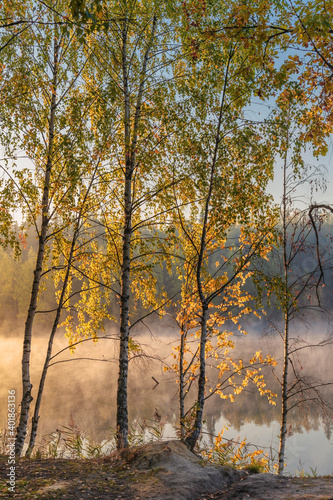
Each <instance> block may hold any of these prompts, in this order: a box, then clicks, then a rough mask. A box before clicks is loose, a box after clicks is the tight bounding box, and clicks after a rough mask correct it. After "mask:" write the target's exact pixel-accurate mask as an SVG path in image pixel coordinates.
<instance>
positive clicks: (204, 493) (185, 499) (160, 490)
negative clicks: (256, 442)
mask: <svg viewBox="0 0 333 500" xmlns="http://www.w3.org/2000/svg"><path fill="white" fill-rule="evenodd" d="M7 461H8V460H7V457H5V456H1V457H0V481H1V482H0V497H1V498H16V499H21V500H23V499H24V500H25V499H50V500H51V499H56V498H57V499H68V500H74V499H75V500H81V499H82V500H86V499H87V500H88V499H89V500H90V499H100V500H107V499H110V500H117V499H118V500H120V499H123V500H134V499H137V500H150V499H151V500H195V499H198V500H199V499H207V500H208V499H215V500H245V499H246V500H251V499H255V500H261V499H262V500H282V499H286V500H287V499H288V500H292V499H295V500H296V499H297V500H301V499H304V500H305V499H318V500H319V499H320V500H324V499H326V500H333V478H332V477H319V478H304V479H303V478H280V477H278V476H275V475H272V474H258V475H252V476H249V475H248V474H247V473H246V472H245V471H238V470H234V469H231V468H229V467H214V466H211V465H207V464H205V463H204V462H203V461H202V460H200V458H199V457H197V456H196V455H194V454H193V453H191V452H189V451H188V450H187V448H186V447H185V446H184V445H183V444H182V443H181V442H179V441H165V442H157V443H150V444H146V445H143V446H141V447H137V448H133V449H131V450H126V451H124V452H122V453H121V454H113V455H111V456H109V457H104V458H99V459H90V460H64V459H43V460H27V459H24V458H22V459H20V460H17V462H16V465H15V467H16V468H15V479H16V486H15V493H11V492H9V491H8V485H7V479H8V477H7V474H8V471H9V466H8V463H7Z"/></svg>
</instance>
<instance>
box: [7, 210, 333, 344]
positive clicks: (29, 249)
mask: <svg viewBox="0 0 333 500" xmlns="http://www.w3.org/2000/svg"><path fill="white" fill-rule="evenodd" d="M332 226H333V223H332V222H331V221H328V220H326V221H325V222H324V223H323V225H322V228H321V245H322V246H323V247H325V246H326V247H327V248H328V253H327V255H326V257H325V258H326V259H327V260H328V261H331V260H332V259H333V253H332V252H333V249H332V245H331V235H332V234H333V227H332ZM16 231H17V233H18V232H19V227H18V226H17V227H16ZM238 233H239V230H238V231H237V230H236V229H235V230H234V231H233V235H234V237H235V236H236V235H237V234H238ZM161 237H163V238H164V237H165V234H162V233H161ZM308 244H309V248H308V250H307V251H306V252H304V253H302V254H300V255H297V257H296V258H295V261H294V263H293V272H294V274H296V275H298V276H301V275H302V274H304V273H308V272H309V270H312V269H313V268H315V267H316V265H317V255H316V241H315V234H314V233H313V232H311V234H310V236H309V238H308ZM99 245H100V247H101V248H103V247H104V239H103V238H102V237H100V238H99ZM37 246H38V241H37V239H36V235H35V233H34V231H33V229H32V228H30V229H28V230H27V233H26V236H25V241H24V245H23V246H22V248H21V253H20V257H19V258H17V257H15V255H14V251H13V250H12V249H10V248H7V249H6V250H3V249H0V255H1V257H0V279H1V282H2V288H1V292H0V329H1V328H3V327H5V329H4V330H3V331H2V334H4V335H6V336H8V335H13V336H15V337H16V336H17V335H19V333H20V330H18V329H19V328H22V324H23V322H24V321H25V315H26V310H27V307H28V304H29V299H30V289H29V284H30V281H31V275H32V273H33V270H34V266H35V262H36V253H37ZM278 252H279V254H280V255H279V258H278V259H274V258H271V259H270V258H269V260H268V262H267V268H268V269H267V270H268V272H269V274H270V275H274V274H280V269H279V268H278V262H280V261H281V252H282V250H281V248H279V249H278ZM209 265H210V267H211V269H214V268H216V260H215V259H214V258H211V260H210V264H209ZM152 272H153V273H154V274H155V279H156V282H157V283H158V286H159V288H160V289H161V290H162V289H163V290H165V291H166V293H167V295H168V296H169V297H172V296H175V294H177V293H178V300H181V283H180V281H179V280H178V278H177V272H176V268H175V266H173V269H171V271H170V273H169V272H167V270H166V266H162V267H160V266H158V265H156V266H155V268H154V269H153V270H152ZM324 281H325V285H326V286H325V287H323V288H322V289H321V292H320V293H321V305H322V308H323V310H325V311H331V310H333V294H332V289H333V271H332V269H330V267H329V268H328V269H326V270H325V279H324ZM73 286H74V288H75V285H73ZM244 290H245V291H246V292H247V293H249V294H250V295H251V296H252V297H253V298H255V297H256V296H257V295H258V291H257V288H256V284H255V283H254V282H253V281H252V280H251V279H249V280H248V281H247V282H246V283H245V285H244ZM55 293H56V288H55V286H54V283H53V280H48V281H47V282H46V284H45V286H44V287H43V290H42V291H41V292H40V299H39V306H38V307H39V310H40V311H46V310H49V311H52V310H53V309H54V308H55V307H56V304H57V302H56V295H55ZM315 295H316V290H315V289H312V290H310V291H309V293H308V295H307V296H306V297H303V298H302V301H301V302H300V306H306V305H307V304H309V303H315V301H316V297H315ZM176 297H177V295H176ZM115 300H116V299H115ZM176 300H177V299H176ZM136 307H137V308H138V311H137V313H136V316H134V320H136V319H139V318H140V317H141V315H142V314H144V312H147V310H146V311H145V309H144V307H143V306H142V305H140V304H137V305H136ZM107 310H108V314H109V315H110V316H116V315H117V304H116V303H113V304H112V303H110V304H108V305H107ZM175 310H176V308H175V307H174V305H173V304H172V303H171V304H170V306H169V312H170V313H172V312H175ZM264 310H265V313H266V316H268V317H274V318H275V319H276V320H278V321H279V320H280V321H281V320H282V312H281V310H280V309H277V305H276V304H274V303H273V304H271V305H270V306H268V305H267V304H266V307H265V305H264ZM50 314H51V313H50ZM310 314H312V313H311V312H308V316H310ZM305 316H307V313H306V312H305ZM318 318H320V315H319V316H318ZM151 320H152V323H153V322H154V321H156V317H154V316H153V317H152V318H151ZM36 322H37V324H38V326H39V329H38V330H37V331H36V335H43V334H44V333H45V332H44V329H46V330H47V328H48V326H49V323H50V317H49V316H48V315H47V314H41V315H40V318H38V317H37V321H36ZM148 324H149V320H148ZM170 325H172V322H171V321H170ZM110 327H111V328H112V327H113V323H112V322H110ZM143 331H145V328H144V327H143ZM258 333H262V332H258Z"/></svg>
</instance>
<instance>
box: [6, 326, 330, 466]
mask: <svg viewBox="0 0 333 500" xmlns="http://www.w3.org/2000/svg"><path fill="white" fill-rule="evenodd" d="M154 333H155V335H156V336H155V338H152V337H151V336H150V335H149V336H147V335H141V336H140V337H138V340H139V341H140V342H141V343H142V345H144V346H145V348H146V350H147V353H148V355H149V356H150V357H148V358H143V359H136V360H133V361H131V363H130V376H129V418H130V422H131V425H134V423H135V422H138V421H141V422H142V421H143V420H144V419H146V421H147V422H150V421H151V420H152V419H153V418H154V412H155V411H156V410H157V411H158V413H159V415H161V418H162V421H163V422H164V423H165V425H164V430H163V433H164V434H163V435H164V437H165V438H167V437H175V427H174V425H175V424H177V418H178V394H177V384H176V380H175V376H174V375H173V374H172V373H170V372H165V371H163V366H164V365H165V364H167V363H168V362H169V361H170V352H171V345H172V344H174V340H175V339H176V338H177V335H175V333H174V332H171V331H166V330H163V331H159V330H158V329H155V330H154ZM156 337H158V338H156ZM46 344H47V340H46V338H44V337H43V336H39V337H37V338H35V339H34V341H33V346H32V353H33V354H32V383H33V386H34V389H33V392H34V396H35V395H36V391H37V387H38V382H39V378H38V377H39V376H40V371H41V367H42V363H43V361H44V355H45V351H46ZM258 344H260V348H261V349H262V350H263V352H265V353H270V354H272V355H275V356H276V357H277V358H280V356H281V353H282V346H281V343H280V342H279V341H278V340H276V339H275V340H264V339H262V338H260V337H258V336H252V337H251V335H249V336H248V337H245V338H243V337H242V338H238V339H237V341H236V348H237V351H236V350H235V354H236V353H237V357H238V358H242V359H246V358H248V359H249V358H250V357H251V356H252V355H253V354H254V353H255V352H256V350H258ZM65 346H66V340H65V339H64V338H63V336H62V334H61V332H60V331H59V332H58V338H57V340H56V344H55V349H54V353H55V352H57V351H58V350H60V349H61V348H63V347H65ZM21 352H22V341H21V340H20V338H19V337H17V336H4V335H3V336H2V337H1V351H0V373H1V386H0V400H1V410H0V411H1V413H0V427H1V428H5V426H6V414H7V406H6V405H7V391H8V390H11V389H15V390H16V394H17V404H18V403H19V402H20V400H21V393H20V391H21V389H20V376H21ZM332 355H333V348H332V346H326V347H325V348H324V349H321V350H319V349H318V350H317V349H311V350H306V352H305V353H304V354H303V356H302V358H300V359H299V362H300V363H302V368H303V371H304V373H307V374H308V375H309V376H313V377H316V378H317V377H322V378H323V379H325V380H326V381H327V380H328V379H329V378H331V373H332V370H331V367H332V362H331V360H332ZM116 358H117V343H116V342H115V341H114V340H100V341H99V342H98V344H96V345H93V344H92V342H86V343H85V344H82V345H80V346H78V348H77V349H76V351H75V353H74V355H70V354H69V353H68V351H66V352H65V353H63V354H61V355H60V356H58V357H57V358H56V359H55V361H60V362H59V363H57V364H55V365H54V366H51V367H50V368H49V372H48V375H47V381H46V384H45V388H44V398H43V403H42V408H41V417H40V425H39V434H38V439H37V441H40V440H41V439H42V436H45V435H48V434H50V433H52V432H54V431H56V429H58V428H60V426H62V425H68V424H69V422H71V421H74V422H75V424H76V426H78V427H79V428H80V429H81V431H83V432H84V433H85V434H86V435H89V437H90V438H92V439H94V440H95V441H96V442H102V441H103V440H104V439H106V438H108V437H110V436H111V434H112V429H114V427H115V416H116V407H115V404H116V403H115V395H116V385H117V372H118V368H117V361H116ZM156 358H159V359H156ZM276 374H277V375H279V371H278V370H277V372H276ZM153 377H154V378H155V379H156V380H157V381H158V382H159V384H158V385H157V386H156V387H155V385H156V384H155V381H154V379H153ZM265 379H266V380H267V385H268V387H269V388H272V390H273V391H278V387H279V386H278V384H277V382H276V380H275V379H274V377H273V376H272V374H271V370H270V369H269V370H266V372H265ZM325 397H326V399H328V400H329V401H330V402H331V403H332V401H333V389H332V388H330V387H328V388H327V389H326V394H325ZM279 412H280V405H279V404H277V405H276V406H272V405H269V404H268V402H267V399H265V398H264V397H261V396H260V395H259V394H258V391H257V389H256V388H255V387H249V388H248V389H247V390H246V391H244V393H242V394H241V395H240V396H238V397H237V398H236V401H235V403H231V402H229V401H226V400H222V399H221V398H220V397H219V396H213V397H211V398H209V399H208V400H207V403H206V407H205V417H204V418H205V429H204V430H205V433H204V439H205V441H206V442H208V443H209V442H210V440H211V436H214V435H216V434H217V433H218V432H219V431H221V430H222V429H223V427H224V426H227V427H228V430H225V432H224V437H225V438H227V439H233V440H235V441H240V440H242V439H243V438H246V439H247V442H248V443H251V444H253V445H255V446H257V447H259V448H262V449H263V450H264V451H265V452H268V453H269V455H270V457H272V458H273V460H274V459H276V456H277V449H278V434H279V427H280V424H279V420H280V415H279ZM332 424H333V422H332V420H328V419H326V420H325V421H323V419H322V416H321V414H320V412H319V411H318V409H317V408H316V407H311V408H310V409H308V410H306V411H301V410H297V411H295V412H294V413H293V414H291V415H290V418H289V422H288V425H289V435H288V439H287V447H286V463H287V468H286V470H287V471H288V472H290V473H295V471H302V470H304V471H305V472H310V473H311V468H312V469H313V470H316V472H317V474H321V475H323V474H333V438H332V435H331V434H332V431H331V429H332Z"/></svg>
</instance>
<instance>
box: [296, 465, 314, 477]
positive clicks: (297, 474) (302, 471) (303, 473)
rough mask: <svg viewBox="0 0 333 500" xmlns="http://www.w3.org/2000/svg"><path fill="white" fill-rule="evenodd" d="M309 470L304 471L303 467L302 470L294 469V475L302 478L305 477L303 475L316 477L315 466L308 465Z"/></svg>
mask: <svg viewBox="0 0 333 500" xmlns="http://www.w3.org/2000/svg"><path fill="white" fill-rule="evenodd" d="M310 471H311V472H305V470H304V468H303V469H302V470H297V471H296V476H298V477H302V478H305V477H318V473H317V467H315V468H314V469H313V468H312V467H310Z"/></svg>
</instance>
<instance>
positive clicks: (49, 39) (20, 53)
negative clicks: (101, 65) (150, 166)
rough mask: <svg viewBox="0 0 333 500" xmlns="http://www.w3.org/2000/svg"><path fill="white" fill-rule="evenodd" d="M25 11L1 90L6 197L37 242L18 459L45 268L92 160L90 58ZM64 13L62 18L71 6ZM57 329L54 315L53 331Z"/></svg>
mask: <svg viewBox="0 0 333 500" xmlns="http://www.w3.org/2000/svg"><path fill="white" fill-rule="evenodd" d="M25 7H26V10H27V12H32V13H33V14H34V15H36V16H37V18H38V22H37V23H35V24H34V25H31V26H30V28H29V30H26V31H25V32H24V33H21V34H20V36H18V37H17V38H16V39H15V43H12V44H11V45H10V50H9V49H8V50H7V52H6V59H5V61H6V65H7V67H8V72H7V75H6V79H5V81H4V86H3V89H2V91H3V97H4V101H3V103H2V104H3V105H2V118H3V122H4V128H3V130H2V137H1V140H2V144H3V145H4V148H5V152H6V158H5V160H4V161H3V165H2V169H3V173H4V179H3V191H2V196H3V197H4V196H5V193H6V192H8V190H9V191H10V192H11V197H10V198H8V200H7V202H8V203H9V204H11V206H12V207H13V206H14V203H15V202H16V201H18V202H19V205H18V206H19V208H20V210H21V212H22V217H23V220H24V224H26V225H33V226H34V227H35V230H36V235H37V237H38V250H37V256H36V265H35V270H34V278H33V283H32V287H31V297H30V304H29V307H28V312H27V318H26V322H25V329H24V343H23V357H22V402H21V408H20V421H19V425H18V429H17V439H16V454H17V455H20V454H21V453H22V449H23V446H24V441H25V437H26V432H27V425H28V419H29V410H30V406H31V402H32V399H33V396H32V385H31V379H30V355H31V346H32V335H33V325H34V320H35V316H36V312H37V306H38V301H39V296H40V294H41V293H42V283H43V282H44V281H45V278H46V276H47V274H50V272H51V271H52V268H51V269H50V268H49V267H48V266H49V264H48V259H49V256H50V252H51V250H52V241H54V238H55V236H56V235H58V234H59V233H60V232H61V231H63V230H64V229H65V230H66V229H67V227H68V226H67V224H68V223H69V219H70V216H69V219H68V218H67V220H66V217H64V215H65V214H71V213H72V210H73V211H75V210H76V208H75V200H76V196H77V189H79V187H80V186H81V188H82V185H84V183H85V182H86V179H85V178H84V169H87V162H86V161H83V162H82V158H83V155H84V154H87V143H85V144H86V145H85V146H83V147H82V140H85V139H83V133H84V131H83V130H80V128H79V127H78V126H76V127H75V125H78V122H80V121H81V117H80V113H82V112H83V113H84V112H85V111H84V106H83V108H82V109H81V110H79V109H78V102H79V103H80V104H82V105H86V106H87V107H88V108H89V105H90V103H89V102H87V101H86V102H85V101H84V98H83V97H82V95H80V93H79V92H78V91H77V89H78V86H79V80H80V74H81V72H82V68H83V67H84V64H85V62H86V60H87V57H86V56H85V55H84V53H82V51H80V46H79V44H78V42H77V39H76V36H75V32H73V33H72V34H71V36H69V37H67V36H66V34H65V33H64V32H63V31H62V30H61V25H62V22H63V18H62V17H60V19H59V17H58V16H57V14H56V13H55V12H54V11H53V10H52V9H50V8H48V5H46V4H37V5H36V4H35V3H31V4H29V3H28V2H27V3H26V4H25ZM62 7H63V9H64V11H65V9H66V4H64V5H63V6H62ZM29 9H30V10H29ZM31 15H32V14H31ZM87 140H88V139H87ZM85 149H86V150H85ZM84 150H85V151H84ZM18 151H23V152H24V153H23V158H24V159H28V160H29V161H30V162H31V163H30V164H29V165H28V166H26V164H24V163H22V161H18V159H17V157H18V156H19V155H20V153H18ZM25 161H26V160H25ZM95 163H96V158H95ZM31 167H33V168H31ZM88 168H90V164H89V165H88ZM86 173H87V170H86ZM43 286H44V285H43ZM57 322H58V320H57V315H56V319H55V323H54V328H55V326H56V324H57ZM54 328H53V329H54ZM52 336H54V333H52V334H51V337H52Z"/></svg>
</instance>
